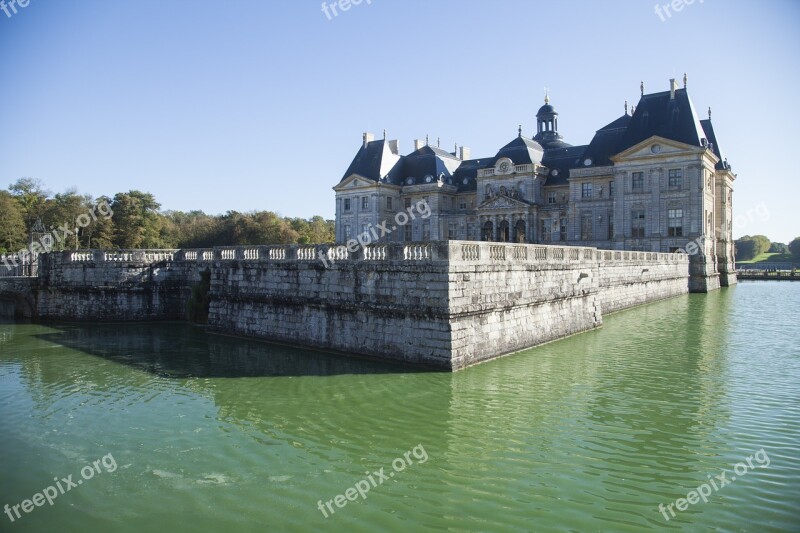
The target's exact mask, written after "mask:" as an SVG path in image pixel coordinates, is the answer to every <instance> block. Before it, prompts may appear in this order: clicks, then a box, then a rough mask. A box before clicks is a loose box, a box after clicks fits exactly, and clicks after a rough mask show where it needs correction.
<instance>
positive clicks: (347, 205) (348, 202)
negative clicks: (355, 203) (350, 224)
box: [344, 198, 350, 211]
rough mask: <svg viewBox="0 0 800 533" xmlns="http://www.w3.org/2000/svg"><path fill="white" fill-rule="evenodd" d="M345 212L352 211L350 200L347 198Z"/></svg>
mask: <svg viewBox="0 0 800 533" xmlns="http://www.w3.org/2000/svg"><path fill="white" fill-rule="evenodd" d="M344 210H345V211H350V198H345V199H344Z"/></svg>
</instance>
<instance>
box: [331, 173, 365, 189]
mask: <svg viewBox="0 0 800 533" xmlns="http://www.w3.org/2000/svg"><path fill="white" fill-rule="evenodd" d="M374 185H375V182H374V181H373V180H371V179H368V178H365V177H364V176H361V175H359V174H352V175H351V176H348V177H347V178H346V179H344V180H342V181H341V182H340V183H339V184H338V185H337V186H336V187H334V188H333V190H335V191H341V190H344V189H354V188H357V187H372V186H374Z"/></svg>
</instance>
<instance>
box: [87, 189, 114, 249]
mask: <svg viewBox="0 0 800 533" xmlns="http://www.w3.org/2000/svg"><path fill="white" fill-rule="evenodd" d="M112 204H113V200H112V199H111V198H109V197H108V196H101V197H100V198H98V199H97V200H96V201H95V202H94V203H93V206H94V213H95V216H96V217H97V220H95V221H94V222H93V223H92V224H90V225H89V226H88V227H86V228H84V229H83V231H82V232H81V246H84V247H86V248H90V249H93V250H107V249H110V248H114V247H115V246H114V219H113V211H111V205H112Z"/></svg>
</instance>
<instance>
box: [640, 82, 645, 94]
mask: <svg viewBox="0 0 800 533" xmlns="http://www.w3.org/2000/svg"><path fill="white" fill-rule="evenodd" d="M639 90H640V91H642V96H644V81H642V82H640V83H639Z"/></svg>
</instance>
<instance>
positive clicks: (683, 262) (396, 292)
mask: <svg viewBox="0 0 800 533" xmlns="http://www.w3.org/2000/svg"><path fill="white" fill-rule="evenodd" d="M320 253H322V254H324V255H326V256H329V255H330V256H338V258H339V259H338V260H333V261H331V262H330V263H329V264H328V267H329V268H326V267H325V266H324V265H323V262H321V261H319V260H314V259H313V258H316V257H319V254H320ZM608 253H610V254H612V255H611V256H610V259H608V260H607V259H606V258H605V254H608ZM617 254H619V256H617ZM215 256H216V257H220V258H222V257H226V258H227V259H221V260H219V261H217V260H215V263H214V267H213V269H212V272H213V274H212V280H211V295H212V298H211V314H210V320H209V321H210V324H211V326H212V327H213V328H214V329H216V330H217V331H221V332H225V333H230V334H237V335H245V336H253V337H258V338H262V339H267V340H272V341H279V342H286V343H290V344H297V345H302V346H312V347H317V348H323V349H328V350H336V351H340V352H346V353H357V354H362V355H369V356H376V357H381V358H390V359H395V360H399V361H405V362H410V363H415V364H422V365H428V366H433V367H437V368H442V369H446V370H457V369H460V368H464V367H467V366H470V365H472V364H475V363H478V362H481V361H486V360H489V359H492V358H495V357H497V356H500V355H504V354H507V353H511V352H515V351H519V350H523V349H526V348H529V347H531V346H535V345H538V344H542V343H544V342H549V341H552V340H556V339H559V338H563V337H566V336H569V335H572V334H574V333H579V332H582V331H586V330H589V329H592V328H596V327H598V326H600V325H602V314H603V311H604V310H606V309H608V310H609V311H616V310H619V309H624V308H627V307H631V306H634V305H639V304H642V303H646V302H648V301H653V300H658V299H663V298H668V297H671V296H675V295H678V294H685V293H687V292H688V291H689V260H688V257H687V256H685V255H677V254H658V253H649V252H603V251H599V250H596V249H594V248H578V247H557V246H538V245H523V244H520V245H516V244H500V243H475V242H466V241H447V242H434V243H426V244H411V245H403V244H379V245H371V246H368V247H366V248H365V249H363V250H359V251H357V252H356V253H350V252H348V251H347V250H345V249H343V248H338V249H336V250H335V252H334V253H332V254H328V249H327V248H326V247H280V248H276V247H252V248H230V249H221V250H219V251H215ZM606 262H608V268H607V267H606Z"/></svg>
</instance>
